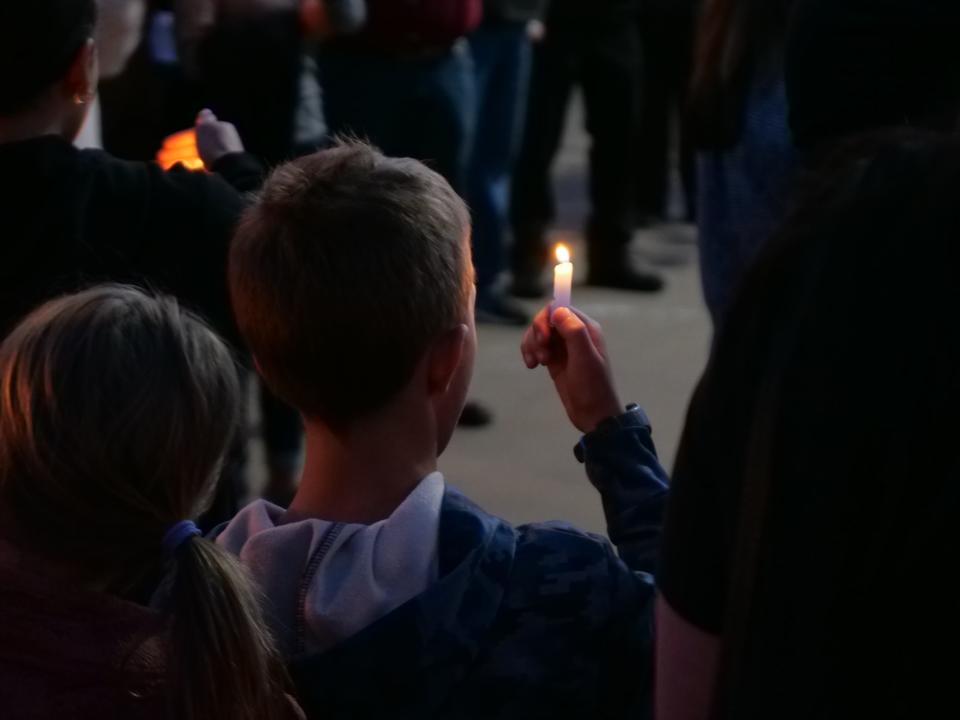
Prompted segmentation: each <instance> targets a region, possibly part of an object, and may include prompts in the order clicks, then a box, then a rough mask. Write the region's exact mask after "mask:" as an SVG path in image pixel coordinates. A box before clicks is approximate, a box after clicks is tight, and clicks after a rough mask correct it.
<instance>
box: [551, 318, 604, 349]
mask: <svg viewBox="0 0 960 720" xmlns="http://www.w3.org/2000/svg"><path fill="white" fill-rule="evenodd" d="M553 326H554V328H556V331H557V333H558V334H559V335H560V337H561V338H562V339H563V342H564V344H565V345H566V346H567V349H568V351H571V350H572V351H573V352H577V351H579V352H596V348H595V347H594V344H593V338H592V336H591V334H590V329H589V328H588V327H587V324H586V323H585V322H584V321H583V320H581V319H580V317H579V316H578V315H577V314H575V313H574V312H572V311H570V310H569V309H567V308H557V309H556V310H555V311H554V313H553Z"/></svg>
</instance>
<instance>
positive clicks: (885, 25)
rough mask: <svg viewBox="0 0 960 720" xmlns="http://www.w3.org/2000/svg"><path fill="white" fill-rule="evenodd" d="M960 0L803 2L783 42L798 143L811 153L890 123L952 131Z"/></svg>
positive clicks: (958, 101) (958, 89)
mask: <svg viewBox="0 0 960 720" xmlns="http://www.w3.org/2000/svg"><path fill="white" fill-rule="evenodd" d="M958 35H960V3H956V2H953V0H886V2H883V3H878V2H872V1H871V0H800V1H799V2H798V4H797V9H796V12H795V14H794V18H793V21H792V23H791V29H790V34H789V36H788V38H787V48H786V58H785V63H786V83H787V99H788V101H789V106H790V127H791V130H792V131H793V135H794V141H795V142H796V144H797V145H798V146H799V147H800V148H801V149H802V150H803V151H804V152H805V153H806V154H807V155H815V154H817V153H818V152H820V151H827V152H829V146H830V145H831V144H832V143H835V142H837V141H842V140H843V139H844V138H846V137H850V136H854V135H857V134H860V133H863V132H865V131H869V130H873V129H877V128H885V127H922V128H929V129H931V130H937V131H941V132H954V131H956V130H957V127H958V111H960V62H957V46H956V41H957V37H958Z"/></svg>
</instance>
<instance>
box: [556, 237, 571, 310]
mask: <svg viewBox="0 0 960 720" xmlns="http://www.w3.org/2000/svg"><path fill="white" fill-rule="evenodd" d="M556 255H557V263H558V264H557V266H556V268H554V270H553V308H554V309H556V308H561V307H565V308H568V307H570V302H571V299H572V295H573V263H572V262H570V250H569V249H568V248H567V246H566V245H564V244H563V243H560V244H559V245H557V250H556Z"/></svg>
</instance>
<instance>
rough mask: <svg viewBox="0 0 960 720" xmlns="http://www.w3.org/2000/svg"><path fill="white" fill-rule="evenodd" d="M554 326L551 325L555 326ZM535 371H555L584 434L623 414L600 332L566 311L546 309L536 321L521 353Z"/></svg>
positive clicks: (555, 378) (580, 316)
mask: <svg viewBox="0 0 960 720" xmlns="http://www.w3.org/2000/svg"><path fill="white" fill-rule="evenodd" d="M551 321H552V325H551ZM520 350H521V352H522V354H523V360H524V362H525V363H526V365H527V367H528V368H530V369H531V370H532V369H533V368H535V367H537V366H538V365H543V366H545V367H546V368H547V369H548V370H549V371H550V377H551V378H553V383H554V385H556V388H557V394H559V395H560V400H561V401H562V402H563V406H564V408H565V409H566V411H567V415H568V416H569V418H570V421H571V422H572V423H573V424H574V425H575V426H576V427H577V429H578V430H580V431H581V432H584V433H588V432H591V431H593V430H595V429H596V427H597V425H599V424H600V421H602V420H604V419H606V418H608V417H612V416H615V415H619V414H620V413H621V412H623V408H622V406H621V405H620V399H619V398H618V397H617V391H616V388H614V386H613V377H612V376H611V373H610V363H609V361H608V360H607V352H606V348H605V347H604V342H603V335H602V333H601V332H600V326H599V325H597V323H595V322H594V321H593V320H591V319H590V318H588V317H587V316H586V315H584V314H582V313H580V312H578V311H576V310H568V309H567V308H557V309H556V310H553V311H552V315H551V309H550V308H549V307H548V308H544V309H543V310H541V311H540V312H539V313H537V316H536V317H535V318H534V319H533V324H532V325H531V326H530V328H529V329H528V330H527V332H526V334H525V335H524V336H523V344H522V345H521V347H520Z"/></svg>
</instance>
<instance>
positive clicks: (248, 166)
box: [210, 152, 266, 193]
mask: <svg viewBox="0 0 960 720" xmlns="http://www.w3.org/2000/svg"><path fill="white" fill-rule="evenodd" d="M210 171H211V172H214V173H216V174H217V175H219V176H220V177H222V178H223V179H224V180H226V181H227V182H228V183H229V184H230V185H232V186H233V189H234V190H236V191H237V192H240V193H248V192H256V191H257V190H259V189H260V186H261V185H263V180H264V177H265V175H266V170H265V169H264V167H263V165H262V164H261V162H260V161H259V160H257V158H255V157H254V156H253V155H251V154H250V153H248V152H236V153H229V154H227V155H224V156H223V157H221V158H220V159H219V160H217V161H216V162H215V163H214V164H213V166H212V167H211V168H210Z"/></svg>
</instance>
